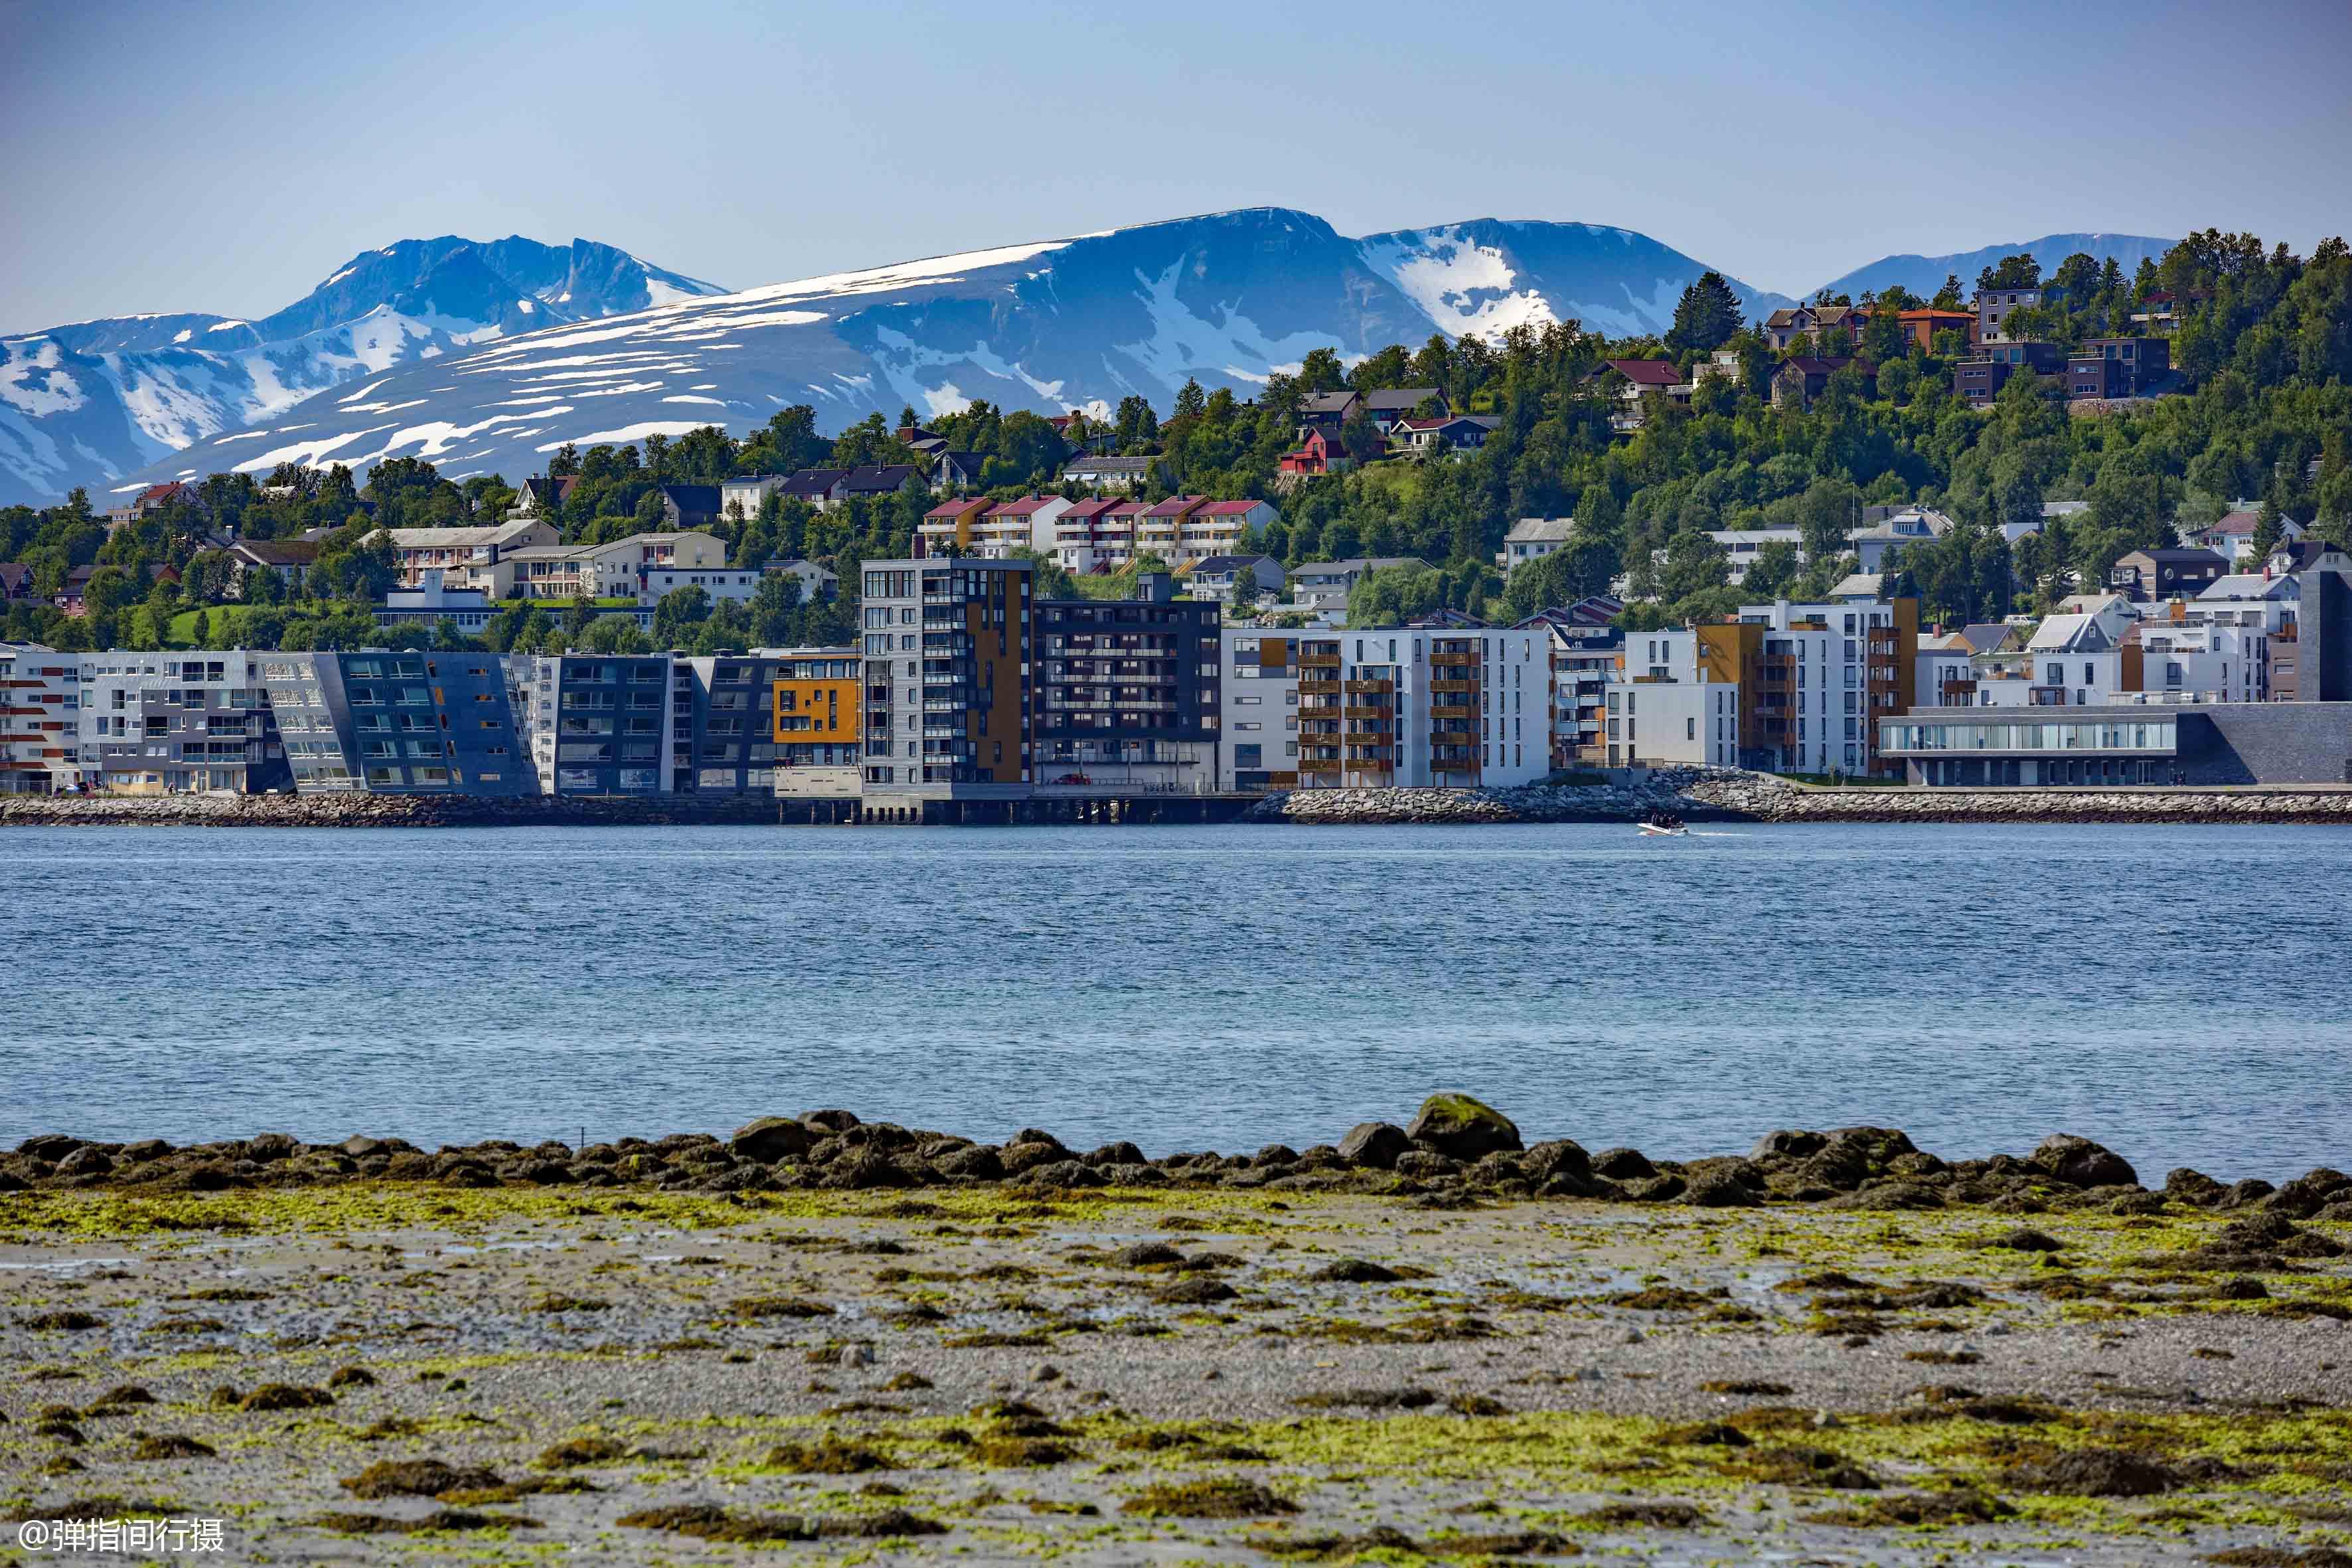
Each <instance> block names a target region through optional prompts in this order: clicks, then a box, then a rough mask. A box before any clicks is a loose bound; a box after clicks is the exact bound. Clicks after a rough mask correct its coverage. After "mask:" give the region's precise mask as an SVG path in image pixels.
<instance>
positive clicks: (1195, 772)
mask: <svg viewBox="0 0 2352 1568" xmlns="http://www.w3.org/2000/svg"><path fill="white" fill-rule="evenodd" d="M1137 592H1138V597H1136V598H1133V599H1045V600H1042V601H1040V602H1039V604H1038V605H1037V627H1036V646H1037V661H1038V664H1037V669H1038V674H1037V679H1036V682H1035V689H1036V693H1037V699H1036V716H1035V719H1034V725H1033V729H1034V734H1035V746H1036V755H1037V763H1036V770H1035V772H1036V779H1037V782H1038V783H1039V784H1048V785H1051V784H1112V783H1117V784H1140V785H1142V786H1144V787H1146V788H1150V787H1153V786H1158V787H1161V788H1188V787H1198V788H1202V789H1205V788H1207V787H1209V784H1210V783H1211V782H1213V776H1214V773H1215V771H1216V748H1217V724H1218V711H1219V708H1220V700H1219V695H1218V693H1219V689H1220V688H1219V684H1218V671H1219V665H1220V647H1219V637H1218V634H1219V631H1220V628H1221V623H1222V619H1223V610H1222V607H1221V606H1220V605H1217V604H1215V603H1214V602H1213V601H1209V600H1192V599H1179V598H1177V597H1176V596H1175V592H1174V585H1173V584H1172V582H1171V579H1170V577H1169V576H1168V574H1166V573H1164V572H1148V573H1145V574H1142V575H1141V577H1140V578H1139V580H1138V584H1137ZM1106 771H1108V773H1109V775H1111V776H1108V777H1106V776H1103V775H1104V774H1105V773H1106Z"/></svg>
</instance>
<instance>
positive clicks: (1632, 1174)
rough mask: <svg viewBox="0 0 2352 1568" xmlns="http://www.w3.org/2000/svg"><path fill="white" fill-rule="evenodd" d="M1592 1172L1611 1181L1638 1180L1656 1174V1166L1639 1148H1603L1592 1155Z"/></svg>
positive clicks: (1643, 1179)
mask: <svg viewBox="0 0 2352 1568" xmlns="http://www.w3.org/2000/svg"><path fill="white" fill-rule="evenodd" d="M1592 1173H1593V1174H1594V1175H1596V1176H1606V1177H1608V1178H1609V1179H1610V1180H1611V1181H1612V1182H1639V1181H1647V1180H1648V1179H1649V1178H1650V1177H1652V1176H1654V1175H1656V1174H1657V1173H1658V1168H1657V1167H1656V1166H1655V1165H1653V1164H1651V1163H1650V1162H1649V1161H1647V1160H1645V1159H1643V1157H1642V1152H1641V1151H1640V1150H1639V1149H1603V1150H1602V1151H1601V1152H1600V1153H1598V1154H1595V1155H1594V1156H1592Z"/></svg>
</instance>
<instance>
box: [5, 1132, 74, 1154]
mask: <svg viewBox="0 0 2352 1568" xmlns="http://www.w3.org/2000/svg"><path fill="white" fill-rule="evenodd" d="M81 1145H82V1141H81V1140H80V1139H79V1138H76V1137H74V1136H72V1135H71V1134H69V1133H65V1132H36V1133H34V1134H33V1135H32V1136H31V1137H30V1138H27V1139H26V1140H25V1141H24V1142H22V1143H19V1144H17V1145H16V1152H17V1153H19V1154H22V1155H24V1156H25V1157H26V1158H27V1159H31V1160H62V1159H64V1158H65V1157H66V1156H67V1155H68V1154H70V1153H72V1152H74V1151H75V1150H77V1149H79V1148H80V1147H81Z"/></svg>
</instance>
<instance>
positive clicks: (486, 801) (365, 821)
mask: <svg viewBox="0 0 2352 1568" xmlns="http://www.w3.org/2000/svg"><path fill="white" fill-rule="evenodd" d="M776 815H777V805H776V802H775V801H774V800H773V799H772V798H771V797H769V796H766V795H656V796H648V797H646V798H643V799H628V798H618V799H616V798H608V797H602V796H593V797H592V796H581V795H528V796H524V797H521V798H519V799H517V798H503V799H502V798H498V797H493V796H487V795H366V794H360V793H352V794H350V795H5V796H0V827H651V826H672V825H692V826H707V825H714V824H718V825H738V824H740V825H748V826H773V825H774V824H775V821H776Z"/></svg>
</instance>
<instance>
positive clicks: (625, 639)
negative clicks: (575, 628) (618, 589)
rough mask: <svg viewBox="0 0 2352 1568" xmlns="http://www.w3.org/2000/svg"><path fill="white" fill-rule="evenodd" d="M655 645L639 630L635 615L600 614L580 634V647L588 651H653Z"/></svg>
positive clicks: (608, 652)
mask: <svg viewBox="0 0 2352 1568" xmlns="http://www.w3.org/2000/svg"><path fill="white" fill-rule="evenodd" d="M653 646H654V645H653V644H652V643H651V642H649V641H648V640H646V634H645V633H643V632H641V631H639V630H637V618H636V617H635V616H597V617H596V618H595V619H594V620H593V621H591V622H589V623H588V626H587V627H586V629H585V630H583V632H582V633H581V635H580V647H581V648H582V649H583V650H584V651H585V652H588V653H604V654H614V653H621V654H626V653H651V652H652V651H653Z"/></svg>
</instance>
